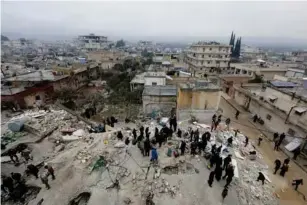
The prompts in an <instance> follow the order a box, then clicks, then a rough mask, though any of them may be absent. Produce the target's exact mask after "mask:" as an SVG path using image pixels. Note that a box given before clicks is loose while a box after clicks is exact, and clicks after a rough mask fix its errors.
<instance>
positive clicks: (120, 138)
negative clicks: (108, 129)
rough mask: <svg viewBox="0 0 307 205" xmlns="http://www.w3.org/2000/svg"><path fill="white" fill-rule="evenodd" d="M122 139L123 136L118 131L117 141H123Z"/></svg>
mask: <svg viewBox="0 0 307 205" xmlns="http://www.w3.org/2000/svg"><path fill="white" fill-rule="evenodd" d="M123 138H124V136H123V134H122V132H121V131H118V133H117V139H119V140H123Z"/></svg>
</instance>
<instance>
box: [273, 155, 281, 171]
mask: <svg viewBox="0 0 307 205" xmlns="http://www.w3.org/2000/svg"><path fill="white" fill-rule="evenodd" d="M274 163H275V168H274V170H275V171H274V174H276V173H277V171H278V170H279V168H280V166H281V161H280V160H279V159H276V160H275V162H274Z"/></svg>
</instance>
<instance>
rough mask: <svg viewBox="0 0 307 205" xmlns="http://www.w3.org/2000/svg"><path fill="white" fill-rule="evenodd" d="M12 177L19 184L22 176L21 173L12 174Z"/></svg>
mask: <svg viewBox="0 0 307 205" xmlns="http://www.w3.org/2000/svg"><path fill="white" fill-rule="evenodd" d="M11 177H12V179H14V181H16V182H17V183H19V182H20V181H21V174H20V173H14V172H12V173H11Z"/></svg>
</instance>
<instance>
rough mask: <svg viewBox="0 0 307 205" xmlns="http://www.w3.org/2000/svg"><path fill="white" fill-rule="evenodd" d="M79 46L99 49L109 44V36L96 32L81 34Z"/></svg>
mask: <svg viewBox="0 0 307 205" xmlns="http://www.w3.org/2000/svg"><path fill="white" fill-rule="evenodd" d="M78 42H79V46H80V47H81V48H85V49H88V50H99V49H103V48H105V47H106V46H107V43H108V37H106V36H96V35H95V34H90V35H85V36H79V37H78Z"/></svg>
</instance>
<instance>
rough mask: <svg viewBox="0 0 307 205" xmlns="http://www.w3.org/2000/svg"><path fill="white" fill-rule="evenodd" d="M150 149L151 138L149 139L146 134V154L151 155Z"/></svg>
mask: <svg viewBox="0 0 307 205" xmlns="http://www.w3.org/2000/svg"><path fill="white" fill-rule="evenodd" d="M150 149H151V146H150V140H149V137H148V136H146V140H145V141H144V151H145V156H148V157H149V153H150Z"/></svg>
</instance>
